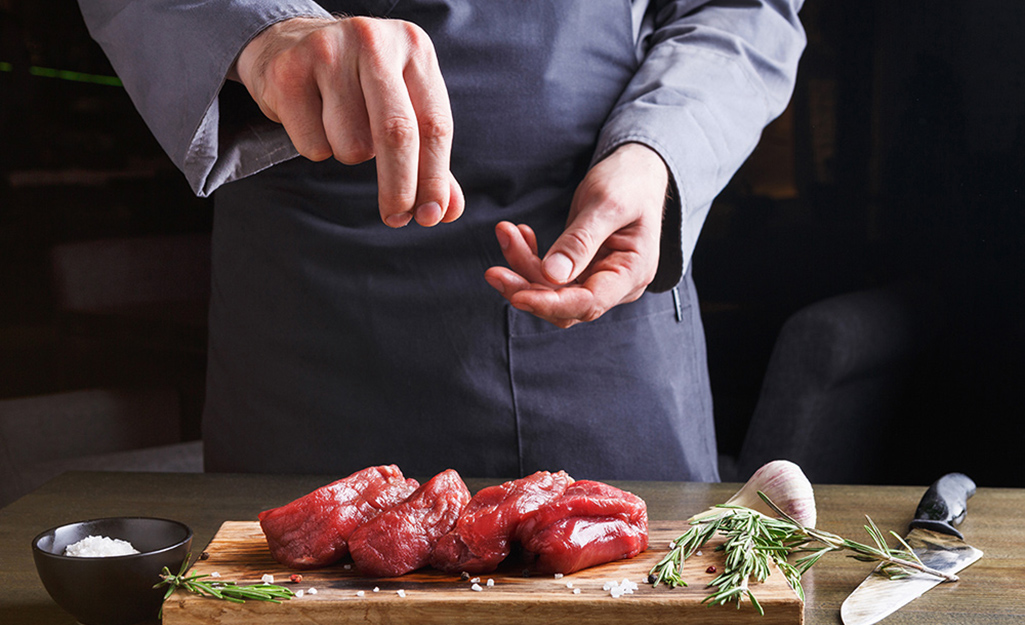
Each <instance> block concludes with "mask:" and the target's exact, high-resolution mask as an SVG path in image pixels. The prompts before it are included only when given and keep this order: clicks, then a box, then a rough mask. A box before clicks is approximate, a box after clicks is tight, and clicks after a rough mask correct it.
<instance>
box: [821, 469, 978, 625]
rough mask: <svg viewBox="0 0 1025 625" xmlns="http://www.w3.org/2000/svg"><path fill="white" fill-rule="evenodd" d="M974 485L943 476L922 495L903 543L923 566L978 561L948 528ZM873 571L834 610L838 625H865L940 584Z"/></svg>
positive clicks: (921, 576) (946, 567)
mask: <svg viewBox="0 0 1025 625" xmlns="http://www.w3.org/2000/svg"><path fill="white" fill-rule="evenodd" d="M974 494H975V482H973V481H972V480H971V478H969V477H968V476H967V475H964V474H962V473H948V474H947V475H944V476H943V477H941V478H940V479H938V480H936V483H934V484H933V485H932V486H930V487H929V490H927V491H926V493H925V495H924V496H923V497H922V501H921V502H920V503H919V504H918V509H917V510H915V518H914V520H912V521H911V523H910V530H911V531H910V532H909V533H908V535H907V538H905V541H906V542H907V543H908V545H909V546H910V547H911V548H912V550H913V551H914V552H915V555H917V556H918V557H919V559H921V560H922V563H923V564H925V565H926V566H928V567H931V568H934V569H936V570H938V571H942V572H944V573H950V574H954V573H957V572H958V571H960V570H962V569H964V568H965V567H967V566H969V565H971V564H972V563H974V562H975V561H976V560H978V559H979V558H981V557H982V552H981V551H979V550H978V549H976V548H974V547H972V546H971V545H969V544H967V543H965V541H964V536H962V535H961V532H960V531H958V530H957V528H955V527H954V525H955V524H959V523H961V521H963V520H964V517H965V513H966V512H967V511H968V498H969V497H971V496H972V495H974ZM878 570H879V569H878V567H877V568H876V570H875V571H873V572H872V574H871V575H869V576H868V578H866V579H865V581H863V582H862V583H861V585H860V586H858V587H857V588H855V589H854V592H852V593H851V595H850V596H849V597H847V599H846V600H845V601H844V602H843V605H842V606H841V607H840V618H841V619H843V622H844V625H871V624H872V623H878V622H879V621H881V620H883V619H884V618H886V617H887V616H889V615H891V614H893V613H894V612H896V611H897V610H899V609H900V608H901V607H903V606H905V605H907V604H908V603H910V602H911V601H914V600H915V599H917V598H918V597H920V596H922V594H923V593H925V592H926V591H927V590H929V589H930V588H932V587H933V586H935V585H937V584H939V583H940V582H942V581H943V580H942V579H941V578H939V577H936V576H935V575H929V574H928V573H920V572H915V573H914V574H912V575H910V576H908V577H905V578H903V579H889V578H888V577H886V576H885V575H883V574H882V573H879V572H878Z"/></svg>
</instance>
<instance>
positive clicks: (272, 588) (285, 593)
mask: <svg viewBox="0 0 1025 625" xmlns="http://www.w3.org/2000/svg"><path fill="white" fill-rule="evenodd" d="M190 559H191V554H190V555H189V556H186V558H185V561H184V562H182V566H181V569H180V570H179V571H178V573H177V574H174V573H171V571H170V570H169V569H168V568H167V567H166V566H165V567H164V570H163V571H162V572H161V573H160V581H159V582H157V583H156V584H154V585H153V587H154V588H160V587H161V586H167V592H166V593H164V601H167V599H168V598H169V597H170V596H171V595H172V594H173V593H174V591H175V590H177V589H179V588H181V589H182V590H185V591H188V592H191V593H193V594H196V595H200V596H203V597H213V598H215V599H223V600H225V601H231V602H232V603H245V602H246V601H248V600H253V601H270V602H273V603H281V601H282V600H287V599H291V598H292V597H294V596H295V593H294V592H292V591H291V590H290V589H288V588H286V587H284V586H276V585H274V584H249V585H245V586H240V585H238V584H237V583H235V582H228V581H220V580H218V581H212V580H213V579H214V578H212V577H211V576H210V575H200V574H193V575H188V576H186V574H185V573H186V571H188V568H189V560H190ZM160 612H161V613H160V614H158V616H157V617H158V618H160V617H161V616H162V615H163V607H161V610H160Z"/></svg>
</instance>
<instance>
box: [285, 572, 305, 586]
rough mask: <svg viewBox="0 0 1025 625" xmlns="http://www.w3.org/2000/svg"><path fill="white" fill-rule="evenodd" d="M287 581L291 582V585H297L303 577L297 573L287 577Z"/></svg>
mask: <svg viewBox="0 0 1025 625" xmlns="http://www.w3.org/2000/svg"><path fill="white" fill-rule="evenodd" d="M288 581H290V582H292V583H293V584H298V583H299V582H301V581H303V576H302V575H299V574H298V573H292V574H291V575H289V576H288Z"/></svg>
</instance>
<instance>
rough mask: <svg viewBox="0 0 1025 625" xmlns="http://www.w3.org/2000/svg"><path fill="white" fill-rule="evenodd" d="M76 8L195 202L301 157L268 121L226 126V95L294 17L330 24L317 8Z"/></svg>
mask: <svg viewBox="0 0 1025 625" xmlns="http://www.w3.org/2000/svg"><path fill="white" fill-rule="evenodd" d="M79 6H80V7H81V10H82V15H83V17H84V18H85V22H86V25H87V26H88V28H89V33H90V35H91V36H92V37H93V39H95V40H96V41H97V42H98V43H99V44H100V46H101V47H102V48H103V50H104V52H105V53H106V55H107V57H108V58H109V59H110V62H111V65H112V66H113V67H114V70H115V71H116V72H117V74H118V76H119V77H120V78H121V80H122V82H123V83H124V85H125V89H126V90H127V92H128V95H129V96H130V97H131V99H132V102H133V103H134V104H135V107H136V108H137V109H138V111H139V113H140V114H141V115H142V117H143V119H144V120H145V121H146V124H147V125H148V126H149V128H150V131H151V132H152V133H153V134H154V136H155V137H156V138H157V141H159V143H160V145H161V147H163V149H164V151H165V152H167V154H168V156H169V157H170V158H171V160H172V161H173V162H174V164H175V165H176V166H177V167H178V168H179V169H181V170H182V172H184V174H185V177H186V178H187V179H188V182H189V185H190V186H191V187H192V190H193V191H194V192H195V193H196V194H198V195H201V196H206V195H209V194H210V193H212V192H213V190H214V189H216V188H217V187H219V186H220V185H222V184H224V183H226V182H229V181H231V180H235V179H237V178H241V177H243V176H246V175H249V174H252V173H255V172H257V171H260V170H262V169H265V168H267V167H270V166H271V165H274V164H275V163H279V162H281V161H284V160H287V159H289V158H292V157H294V156H296V152H295V149H294V148H293V147H292V144H291V142H290V141H289V139H288V136H287V135H286V134H285V132H284V130H283V129H282V128H281V127H280V126H278V125H276V124H273V123H271V122H270V121H269V120H266V119H265V118H262V117H261V116H256V115H254V116H252V117H251V118H250V119H247V120H243V121H240V122H239V123H238V124H235V125H229V124H224V123H222V122H223V119H222V117H223V115H222V110H221V108H222V107H221V105H220V101H221V96H222V87H223V86H224V83H225V80H226V77H227V75H228V71H229V70H230V68H231V66H232V64H233V63H234V62H235V59H236V57H237V56H238V54H239V53H240V52H241V51H242V48H243V47H244V46H245V45H246V44H247V43H248V42H249V41H250V40H251V39H252V38H253V37H255V36H256V35H257V34H259V33H260V32H261V31H263V30H264V29H265V28H267V27H268V26H270V25H272V24H274V23H276V22H279V21H281V20H284V19H288V18H291V17H330V14H329V13H328V12H327V11H325V10H324V9H323V8H322V7H321V6H320V5H318V4H317V3H315V2H312V1H305V0H289V1H285V2H281V1H278V0H229V1H223V0H222V1H216V2H215V1H211V0H207V1H198V2H197V1H193V2H182V1H168V0H79ZM239 125H241V126H242V127H244V128H242V129H240V128H239Z"/></svg>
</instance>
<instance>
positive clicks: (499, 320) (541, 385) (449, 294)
mask: <svg viewBox="0 0 1025 625" xmlns="http://www.w3.org/2000/svg"><path fill="white" fill-rule="evenodd" d="M801 4H802V2H801V0H789V1H787V0H752V1H751V2H743V3H740V2H734V1H732V0H720V1H708V0H675V1H670V0H651V2H650V3H648V2H644V1H635V2H630V1H629V0H517V1H516V2H513V1H511V0H504V1H502V0H334V1H330V0H325V1H322V2H320V3H319V4H318V3H314V2H312V1H298V0H292V1H287V2H279V1H275V0H249V1H243V0H230V1H229V0H226V1H222V2H185V1H181V2H169V1H167V0H162V1H157V0H133V1H128V0H80V5H81V7H82V12H83V15H84V16H85V18H86V22H87V24H88V25H89V28H90V32H91V33H92V35H93V36H94V38H95V39H96V40H97V41H98V42H100V44H101V45H102V46H103V47H104V50H105V51H106V53H107V54H108V56H109V57H110V59H111V62H112V63H113V65H114V67H115V69H116V71H117V72H118V74H119V75H120V76H121V78H122V80H123V81H124V83H125V86H126V89H127V90H128V92H129V94H130V95H131V97H132V99H133V101H134V102H135V104H136V106H137V107H138V109H139V111H140V112H141V114H142V115H143V117H144V119H145V120H146V121H147V123H148V124H149V126H150V128H151V129H152V131H153V133H154V135H155V136H156V137H157V139H158V140H159V141H160V143H161V145H162V146H163V147H164V149H165V150H166V151H167V153H168V154H169V155H170V157H171V158H172V160H173V161H174V162H175V163H176V164H177V165H178V166H179V167H180V168H181V170H182V171H183V172H184V174H185V176H186V178H187V179H188V181H189V183H190V184H191V185H192V188H193V189H194V190H195V191H196V193H198V194H200V195H207V194H211V193H213V192H214V191H215V190H216V191H217V193H216V203H215V217H214V230H213V243H214V248H213V249H214V257H213V276H212V281H213V282H212V286H213V298H212V302H211V311H210V355H209V372H208V390H207V406H206V410H205V414H204V441H205V449H206V462H207V468H208V470H223V471H274V472H308V473H314V472H315V473H346V472H349V471H352V470H356V469H359V468H362V467H364V466H368V465H371V464H380V463H397V464H399V466H401V467H402V468H403V469H404V470H405V471H406V472H407V473H410V474H417V475H428V474H431V473H434V472H437V471H440V470H441V469H444V468H447V467H451V468H456V469H457V470H459V471H460V472H462V473H464V474H467V475H479V476H502V477H507V476H514V475H522V474H526V473H529V472H532V471H535V470H541V469H545V470H556V469H564V470H566V471H568V472H569V473H570V474H572V475H574V476H576V477H579V478H584V477H587V478H593V479H672V480H716V479H717V478H718V472H717V468H716V453H715V434H714V427H713V422H712V406H711V397H710V393H709V385H708V373H707V368H706V365H705V351H704V350H705V346H704V339H703V331H702V327H701V321H700V316H699V313H698V306H697V296H696V293H695V292H694V286H693V282H692V281H691V278H690V267H689V265H690V263H689V259H690V256H691V253H692V252H693V249H694V245H695V243H696V241H697V237H698V233H699V231H700V228H701V225H702V223H703V221H704V218H705V215H706V214H707V212H708V210H709V206H710V205H711V202H712V200H713V198H714V197H715V195H716V194H717V193H718V192H719V191H720V190H721V189H722V187H723V186H724V185H725V184H726V182H727V181H728V180H729V178H730V177H731V176H732V175H733V174H734V173H735V171H736V170H737V168H738V167H739V166H740V164H741V163H742V162H743V161H744V159H745V158H747V156H748V155H749V154H750V152H751V150H752V149H753V148H754V145H755V144H756V142H757V140H758V138H759V135H760V132H761V130H762V128H763V127H764V126H765V125H766V124H767V123H768V122H769V121H771V120H772V119H773V118H774V117H775V116H776V115H778V114H779V113H780V112H781V111H782V110H783V108H784V107H785V105H786V103H787V101H788V99H789V97H790V94H791V92H792V88H793V83H794V78H795V74H796V67H797V62H798V59H799V57H800V53H801V51H802V50H803V47H804V34H803V31H802V29H801V26H800V23H799V21H798V17H797V12H798V10H799V9H800V6H801ZM330 12H344V13H346V14H353V15H374V16H381V17H391V18H397V19H405V20H409V21H412V22H414V23H417V24H418V25H420V26H421V27H422V28H423V29H424V30H425V31H426V32H427V33H428V34H429V35H430V36H431V39H432V41H433V42H434V44H435V48H436V50H437V53H438V58H439V63H440V66H441V70H442V74H443V75H444V78H445V81H446V85H447V87H448V89H449V91H450V98H451V101H452V109H453V118H454V122H455V129H456V134H455V139H454V144H453V150H452V171H453V173H454V174H455V176H456V177H457V179H458V180H459V181H460V183H461V185H462V187H463V190H464V192H465V195H466V212H465V214H464V216H463V217H462V218H460V219H459V220H458V221H456V222H454V223H452V224H442V225H440V226H437V227H435V228H429V229H428V228H421V227H419V226H415V225H411V226H408V227H406V228H403V229H401V230H391V229H389V228H387V227H386V226H384V225H383V224H382V223H381V222H380V218H379V216H378V211H377V206H376V198H377V188H376V176H375V172H374V165H373V163H372V162H371V163H366V164H363V165H359V166H345V165H341V164H339V163H337V162H323V163H312V162H309V161H307V160H305V159H301V158H295V157H296V156H297V153H296V151H295V149H294V148H293V147H292V145H291V143H290V142H289V140H288V137H287V136H286V135H285V134H284V132H283V130H282V128H281V127H280V126H278V125H276V124H274V123H272V122H270V121H269V120H267V119H266V118H264V117H262V116H261V115H260V114H259V111H258V110H257V109H256V108H255V106H254V105H253V104H252V102H251V101H249V100H248V99H247V95H246V94H245V93H244V90H242V89H240V88H238V85H234V84H225V77H226V76H227V74H228V71H229V69H230V67H231V65H232V64H233V62H234V59H235V58H236V56H237V55H238V53H239V51H240V50H241V49H242V48H243V47H244V45H245V44H246V43H247V42H248V41H249V40H250V39H251V38H252V37H254V36H255V35H256V34H257V33H259V32H260V31H261V30H263V29H264V28H266V27H267V26H269V25H271V24H273V23H275V22H277V21H280V20H282V19H286V18H289V17H295V16H328V15H330ZM626 142H640V143H643V144H645V145H647V146H649V147H651V148H652V149H654V150H655V151H656V152H658V153H659V155H660V156H661V157H662V158H663V160H664V161H665V163H666V165H667V166H668V169H669V173H670V177H671V187H672V188H671V197H670V200H669V203H668V206H667V208H666V214H665V218H664V223H663V233H662V242H661V250H660V262H659V267H658V272H657V275H656V277H655V280H654V282H653V283H652V285H651V286H650V287H649V289H648V292H647V293H645V295H644V296H642V297H641V298H640V299H639V300H637V301H636V302H632V303H630V304H625V305H621V306H617V307H616V308H614V309H612V310H611V311H609V312H608V313H606V314H605V315H603V316H602V317H601V318H600V319H598V320H597V321H595V322H591V323H587V324H580V325H577V326H574V327H573V328H570V329H568V330H560V329H558V328H555V327H554V326H551V325H549V324H547V323H546V322H543V321H541V320H539V319H537V318H535V317H533V316H531V315H529V314H526V313H523V312H521V311H518V310H516V309H513V308H511V307H510V306H509V305H508V303H507V302H506V301H505V300H504V299H503V298H502V297H501V296H500V295H499V294H498V293H496V292H495V291H494V290H492V289H491V288H490V287H489V286H488V285H487V284H486V283H485V282H484V280H483V273H484V270H485V269H486V268H487V267H489V266H492V265H496V264H501V263H502V262H503V259H502V256H501V253H500V251H499V250H498V246H497V243H496V242H495V240H494V225H495V224H496V223H497V222H498V221H500V220H510V221H513V222H515V223H526V224H528V225H531V226H532V227H533V228H534V229H535V231H537V233H538V238H539V243H540V244H541V246H542V247H545V246H547V245H550V244H551V242H552V241H554V240H555V238H556V237H557V236H558V234H559V233H560V232H561V230H562V228H563V227H564V225H565V220H566V216H567V212H568V207H569V202H570V199H571V197H572V194H573V191H574V189H575V187H576V185H577V184H578V183H579V182H580V180H581V179H582V178H583V175H584V174H585V173H586V171H587V168H588V166H589V164H591V163H593V162H596V161H597V160H600V159H601V158H603V157H604V156H605V155H607V154H609V153H610V152H611V151H612V150H614V149H615V148H616V147H618V146H619V145H622V144H623V143H626Z"/></svg>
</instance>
